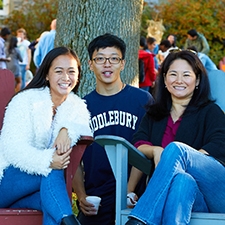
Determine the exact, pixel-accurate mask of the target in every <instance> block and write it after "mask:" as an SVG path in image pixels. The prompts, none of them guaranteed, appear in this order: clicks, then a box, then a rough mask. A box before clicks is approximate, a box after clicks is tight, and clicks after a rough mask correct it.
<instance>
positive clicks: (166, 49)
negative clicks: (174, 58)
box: [158, 39, 174, 65]
mask: <svg viewBox="0 0 225 225" xmlns="http://www.w3.org/2000/svg"><path fill="white" fill-rule="evenodd" d="M172 49H174V47H173V46H172V45H171V43H170V41H169V40H167V39H165V40H162V41H161V42H160V44H159V53H158V57H159V62H160V65H161V64H162V63H163V61H164V60H165V58H166V57H167V56H168V55H169V53H170V50H172Z"/></svg>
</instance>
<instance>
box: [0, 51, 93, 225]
mask: <svg viewBox="0 0 225 225" xmlns="http://www.w3.org/2000/svg"><path fill="white" fill-rule="evenodd" d="M80 76H81V67H80V61H79V59H78V57H77V55H76V53H75V52H73V51H72V50H70V49H68V48H66V47H58V48H55V49H53V50H51V51H50V52H49V53H48V54H47V56H46V57H45V59H44V61H43V63H42V65H41V66H40V68H39V70H38V72H37V74H36V76H35V77H34V78H33V80H32V81H31V82H30V83H29V84H28V86H27V87H26V88H25V89H24V90H22V91H21V92H19V93H18V94H16V95H15V96H14V97H13V98H12V100H11V101H10V102H9V104H8V106H7V109H6V112H5V117H4V123H3V127H2V130H1V135H0V199H1V201H0V208H4V207H12V208H15V207H17V208H33V209H37V210H41V211H42V212H43V224H44V225H58V224H61V225H72V224H73V225H79V224H80V223H79V222H78V221H77V219H76V218H75V217H74V216H73V213H72V209H71V203H70V200H69V197H68V194H67V191H66V186H65V180H64V172H63V169H65V168H66V167H67V166H68V164H69V162H70V153H71V146H73V145H74V144H75V143H76V142H77V140H78V139H79V137H80V135H82V134H83V135H92V134H91V131H90V128H89V112H88V110H87V108H86V104H85V102H84V101H83V100H82V99H80V98H79V97H78V96H77V95H76V94H75V93H76V91H77V89H78V85H79V80H80Z"/></svg>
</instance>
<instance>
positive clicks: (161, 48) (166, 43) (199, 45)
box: [139, 29, 218, 93]
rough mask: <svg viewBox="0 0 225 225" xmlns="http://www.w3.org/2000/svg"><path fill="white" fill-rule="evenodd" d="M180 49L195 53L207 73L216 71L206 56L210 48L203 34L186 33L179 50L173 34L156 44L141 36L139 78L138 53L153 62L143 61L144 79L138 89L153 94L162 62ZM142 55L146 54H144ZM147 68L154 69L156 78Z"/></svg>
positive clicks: (193, 30) (191, 30) (215, 67)
mask: <svg viewBox="0 0 225 225" xmlns="http://www.w3.org/2000/svg"><path fill="white" fill-rule="evenodd" d="M181 49H188V50H190V51H193V52H195V53H196V54H197V56H198V57H199V59H200V60H201V62H202V63H203V65H204V66H205V68H206V70H207V72H209V71H212V70H218V68H217V66H216V65H215V63H214V62H213V61H212V60H211V59H210V57H209V56H208V53H209V50H210V47H209V44H208V42H207V40H206V38H205V37H204V35H203V34H201V33H199V32H197V31H196V30H195V29H190V30H188V31H187V39H186V41H185V44H184V45H183V46H181V47H180V48H179V47H178V46H177V37H176V35H174V34H169V35H167V37H166V38H165V39H162V40H161V42H160V43H156V39H155V38H154V37H143V36H141V38H140V49H139V76H140V75H141V74H142V71H143V68H141V66H140V52H141V53H142V54H141V55H143V54H144V53H143V51H145V52H148V53H150V54H151V55H152V57H153V59H154V60H153V61H154V62H152V60H150V62H147V60H146V59H145V67H146V68H145V69H144V71H145V79H144V80H141V79H139V87H140V88H142V89H145V90H147V91H149V92H150V93H154V86H155V82H156V79H157V74H158V73H159V70H160V68H161V65H162V63H163V61H164V60H165V58H166V57H167V56H168V55H169V53H171V52H173V51H180V50H181ZM144 55H147V54H146V53H145V54H144ZM149 58H150V56H149ZM149 64H151V65H149ZM149 67H150V68H152V67H154V68H155V74H156V76H154V73H153V72H151V73H150V72H149V69H148V68H149ZM141 77H143V75H141ZM148 80H151V82H148ZM146 84H148V85H146ZM146 86H148V87H146Z"/></svg>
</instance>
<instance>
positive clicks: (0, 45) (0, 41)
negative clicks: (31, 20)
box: [0, 27, 11, 69]
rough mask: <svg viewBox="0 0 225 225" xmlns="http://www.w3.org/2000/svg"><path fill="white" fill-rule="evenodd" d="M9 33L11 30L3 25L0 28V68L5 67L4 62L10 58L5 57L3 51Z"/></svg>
mask: <svg viewBox="0 0 225 225" xmlns="http://www.w3.org/2000/svg"><path fill="white" fill-rule="evenodd" d="M10 34H11V31H10V30H9V29H8V28H7V27H4V28H2V29H1V32H0V69H6V68H7V67H6V62H9V61H10V59H9V58H7V57H6V52H5V42H6V41H7V39H8V37H9V35H10Z"/></svg>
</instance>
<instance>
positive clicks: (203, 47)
mask: <svg viewBox="0 0 225 225" xmlns="http://www.w3.org/2000/svg"><path fill="white" fill-rule="evenodd" d="M190 46H195V47H196V48H197V51H198V52H202V53H204V54H206V55H207V54H208V53H209V50H210V48H209V44H208V42H207V40H206V38H205V36H204V35H203V34H200V33H199V32H197V31H196V30H195V29H191V30H189V31H188V32H187V39H186V42H185V44H184V46H183V49H187V48H188V47H190Z"/></svg>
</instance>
